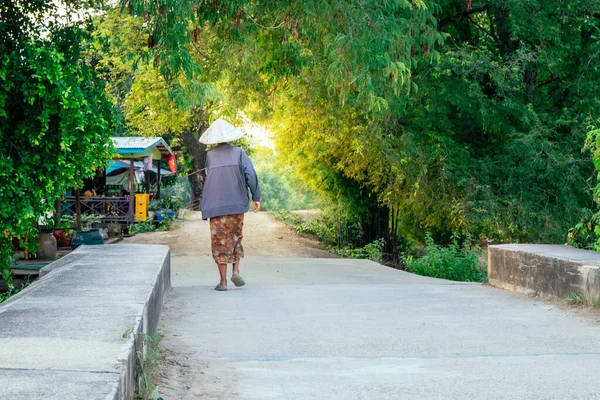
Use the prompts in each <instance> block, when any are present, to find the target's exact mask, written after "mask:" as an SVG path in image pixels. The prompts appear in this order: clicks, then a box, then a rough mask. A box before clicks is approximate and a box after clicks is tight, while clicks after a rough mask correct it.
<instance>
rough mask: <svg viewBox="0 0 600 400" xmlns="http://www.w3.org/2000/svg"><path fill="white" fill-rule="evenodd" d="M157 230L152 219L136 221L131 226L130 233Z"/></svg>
mask: <svg viewBox="0 0 600 400" xmlns="http://www.w3.org/2000/svg"><path fill="white" fill-rule="evenodd" d="M155 230H156V228H155V227H154V224H153V223H152V221H142V222H136V223H135V224H133V225H131V226H130V227H129V233H145V232H154V231H155Z"/></svg>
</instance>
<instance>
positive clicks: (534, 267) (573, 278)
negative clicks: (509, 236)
mask: <svg viewBox="0 0 600 400" xmlns="http://www.w3.org/2000/svg"><path fill="white" fill-rule="evenodd" d="M488 277H489V281H490V284H492V285H493V286H496V287H499V288H502V289H505V290H510V291H513V292H517V293H524V294H541V295H544V296H549V297H555V298H561V299H565V298H567V297H568V296H569V295H570V294H572V293H577V294H580V295H582V296H584V297H585V298H590V299H597V298H599V297H600V253H597V252H593V251H587V250H581V249H575V248H573V247H569V246H561V245H527V244H510V245H497V246H490V247H489V251H488Z"/></svg>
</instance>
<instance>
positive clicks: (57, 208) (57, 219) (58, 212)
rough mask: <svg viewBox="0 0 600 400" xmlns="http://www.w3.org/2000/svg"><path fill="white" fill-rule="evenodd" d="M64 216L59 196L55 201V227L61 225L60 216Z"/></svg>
mask: <svg viewBox="0 0 600 400" xmlns="http://www.w3.org/2000/svg"><path fill="white" fill-rule="evenodd" d="M61 217H62V201H61V198H60V197H59V198H58V199H56V201H55V202H54V227H55V228H58V227H59V226H60V218H61Z"/></svg>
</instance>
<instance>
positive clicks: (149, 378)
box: [136, 332, 163, 400]
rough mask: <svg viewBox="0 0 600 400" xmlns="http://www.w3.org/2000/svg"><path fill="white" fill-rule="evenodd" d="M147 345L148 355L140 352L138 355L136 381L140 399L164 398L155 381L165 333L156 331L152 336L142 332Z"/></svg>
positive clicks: (160, 360) (154, 399) (159, 399)
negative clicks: (161, 343)
mask: <svg viewBox="0 0 600 400" xmlns="http://www.w3.org/2000/svg"><path fill="white" fill-rule="evenodd" d="M141 336H142V340H143V341H144V345H145V346H146V357H145V358H144V355H143V354H142V353H141V352H138V354H137V357H136V382H137V390H136V392H137V396H138V400H162V397H160V396H159V392H158V387H156V386H155V385H154V383H153V381H154V378H155V376H156V373H157V372H158V370H159V368H160V366H161V364H162V361H163V358H162V348H161V346H160V342H161V340H162V337H163V335H161V334H160V333H158V332H155V333H154V334H153V335H152V336H149V335H146V334H141ZM142 360H143V362H142Z"/></svg>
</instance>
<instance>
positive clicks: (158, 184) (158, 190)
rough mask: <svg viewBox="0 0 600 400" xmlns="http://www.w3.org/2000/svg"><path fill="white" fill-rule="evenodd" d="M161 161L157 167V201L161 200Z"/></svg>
mask: <svg viewBox="0 0 600 400" xmlns="http://www.w3.org/2000/svg"><path fill="white" fill-rule="evenodd" d="M160 161H161V160H158V162H157V164H158V167H156V200H160V168H161V165H160V164H161V162H160Z"/></svg>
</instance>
